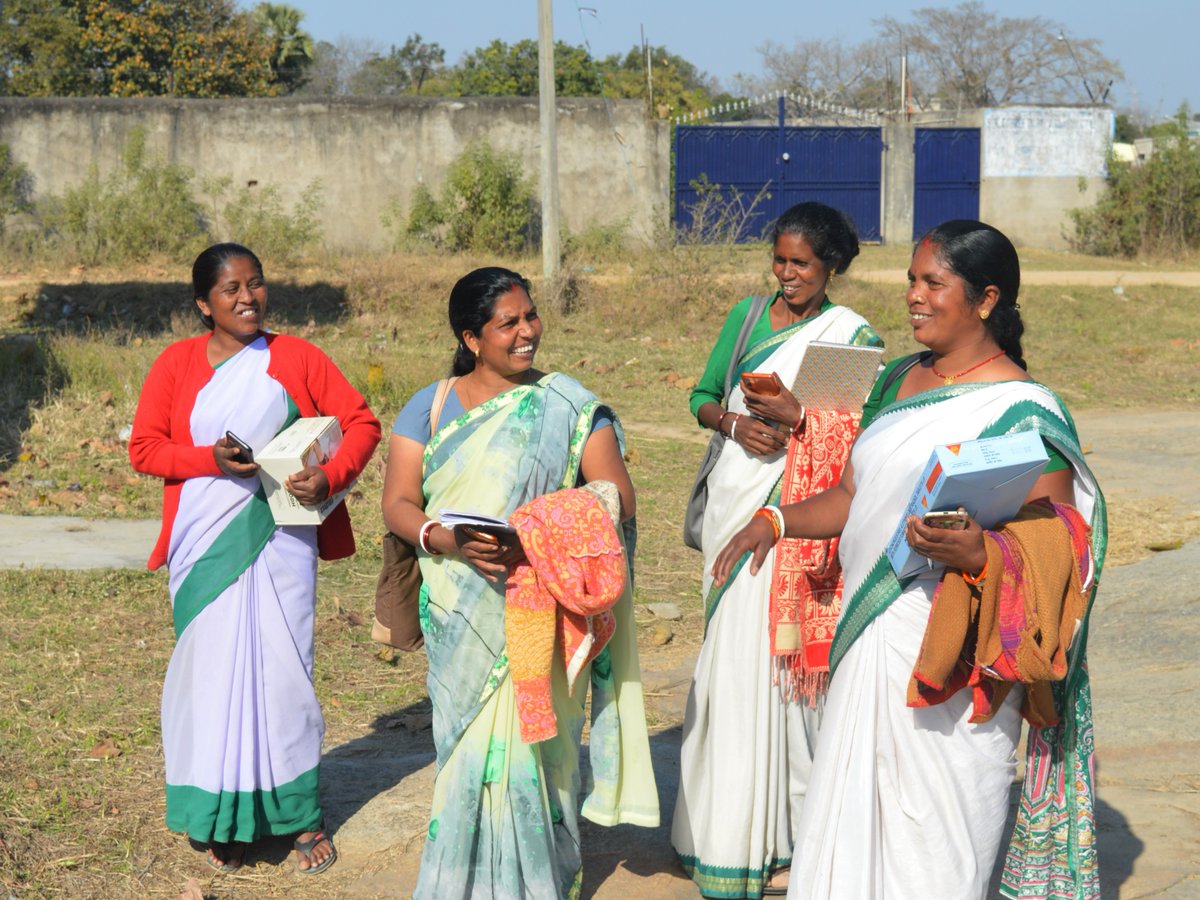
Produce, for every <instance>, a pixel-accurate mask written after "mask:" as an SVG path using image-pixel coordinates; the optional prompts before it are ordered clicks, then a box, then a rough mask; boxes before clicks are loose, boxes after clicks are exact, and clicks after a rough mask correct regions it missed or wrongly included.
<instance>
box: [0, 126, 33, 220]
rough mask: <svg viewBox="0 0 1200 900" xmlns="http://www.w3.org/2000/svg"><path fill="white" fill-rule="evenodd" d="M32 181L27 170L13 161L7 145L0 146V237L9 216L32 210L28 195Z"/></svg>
mask: <svg viewBox="0 0 1200 900" xmlns="http://www.w3.org/2000/svg"><path fill="white" fill-rule="evenodd" d="M32 188H33V179H32V178H31V177H30V175H29V170H28V169H26V168H25V166H23V165H22V164H21V163H19V162H17V161H16V160H15V159H13V156H12V151H11V150H10V149H9V147H8V144H0V235H2V234H4V221H5V219H7V218H8V217H9V216H11V215H13V214H15V213H19V212H26V211H28V210H29V209H31V208H32V204H31V203H30V202H29V194H30V192H31V190H32Z"/></svg>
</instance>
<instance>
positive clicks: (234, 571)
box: [162, 338, 325, 843]
mask: <svg viewBox="0 0 1200 900" xmlns="http://www.w3.org/2000/svg"><path fill="white" fill-rule="evenodd" d="M269 360H270V352H269V351H268V349H267V346H266V342H265V341H264V340H263V339H262V338H259V339H258V340H257V341H255V342H254V343H253V344H251V345H249V346H248V347H246V348H245V349H243V350H241V351H240V352H239V353H238V354H237V355H235V356H233V357H231V358H230V359H228V360H226V361H225V362H224V363H222V364H221V365H220V366H218V367H217V369H216V371H215V372H214V374H213V377H212V380H211V381H209V382H208V384H206V385H205V386H204V388H203V389H202V390H201V391H200V393H199V394H198V395H197V397H196V402H195V406H194V408H193V411H192V417H191V423H190V424H191V434H192V439H193V441H194V442H195V443H196V444H197V445H198V446H199V445H207V444H213V443H215V442H216V441H217V439H218V438H220V437H222V436H223V435H224V434H225V432H226V430H231V431H233V432H234V433H235V434H237V435H239V436H240V437H242V438H243V439H244V440H246V441H247V442H248V443H249V444H250V445H251V446H252V447H256V448H261V447H263V446H265V445H266V444H267V442H268V441H269V440H270V439H271V438H272V437H273V436H274V435H275V434H277V433H278V432H279V431H280V430H282V429H283V428H284V427H285V426H286V425H287V424H289V423H290V422H291V421H292V420H293V419H294V418H295V417H296V416H297V410H296V407H295V404H294V403H292V401H291V400H290V398H289V397H288V396H287V394H286V392H285V391H284V390H283V388H282V387H281V386H280V384H279V383H278V382H277V381H275V380H274V379H273V378H271V377H269V376H268V375H267V363H268V362H269ZM316 543H317V539H316V527H315V526H297V527H288V528H276V527H275V522H274V519H273V518H272V516H271V512H270V510H269V508H268V507H267V503H266V500H265V498H264V495H263V492H262V487H261V485H260V483H259V479H258V477H257V476H252V477H250V478H232V477H228V476H224V475H222V476H211V477H210V476H204V477H197V478H189V479H188V480H187V481H186V482H185V483H184V485H183V489H182V492H181V494H180V499H179V511H178V513H177V515H176V517H175V521H174V524H173V527H172V531H171V541H170V549H169V554H168V560H167V564H168V567H169V570H170V589H171V602H172V610H173V614H174V621H175V632H176V636H177V643H176V645H175V651H174V653H173V654H172V655H171V661H170V663H169V665H168V667H167V675H166V679H165V682H164V685H163V702H162V730H163V750H164V756H165V766H166V782H167V825H168V827H170V828H171V829H173V830H175V831H184V832H187V834H188V835H189V836H191V837H192V838H193V839H195V840H198V841H200V842H202V843H208V842H212V841H220V842H226V841H246V842H249V841H253V840H256V839H257V838H259V837H262V836H265V835H273V834H293V833H296V832H301V831H307V830H312V829H314V828H315V827H316V826H317V825H318V824H319V823H320V821H321V810H320V806H319V805H318V802H317V770H318V764H319V762H320V758H321V740H322V738H323V736H324V731H325V721H324V719H323V717H322V716H321V710H320V707H319V706H318V704H317V698H316V695H315V693H314V691H313V676H312V671H313V609H314V603H315V588H316V568H317V546H316Z"/></svg>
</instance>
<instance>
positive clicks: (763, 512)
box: [754, 506, 782, 544]
mask: <svg viewBox="0 0 1200 900" xmlns="http://www.w3.org/2000/svg"><path fill="white" fill-rule="evenodd" d="M754 515H755V516H762V517H763V518H764V519H766V520H767V521H769V522H770V523H771V531H772V532H774V534H775V543H777V544H778V543H779V538H780V536H781V535H782V532H781V531H780V530H779V520H778V519H776V518H775V513H773V512H771V510H769V509H767V508H766V507H765V506H764V507H762V508H761V509H757V510H755V511H754Z"/></svg>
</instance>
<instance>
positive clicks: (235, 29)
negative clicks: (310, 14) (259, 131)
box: [0, 0, 311, 97]
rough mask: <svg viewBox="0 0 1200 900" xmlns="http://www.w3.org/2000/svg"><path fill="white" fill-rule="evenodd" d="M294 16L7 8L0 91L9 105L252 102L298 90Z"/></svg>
mask: <svg viewBox="0 0 1200 900" xmlns="http://www.w3.org/2000/svg"><path fill="white" fill-rule="evenodd" d="M301 18H302V15H301V14H300V13H299V12H297V11H296V10H294V9H292V8H291V7H288V6H285V5H277V4H269V3H264V4H262V5H261V6H260V8H259V9H257V10H256V11H255V12H254V13H253V14H252V13H247V12H243V11H240V10H238V9H237V8H236V7H235V5H234V3H233V0H7V2H5V4H4V15H3V16H2V17H0V91H3V93H7V94H11V95H17V96H56V95H57V96H117V97H147V96H178V97H256V96H267V95H272V94H279V93H287V92H290V91H291V90H294V88H295V86H296V85H297V84H298V83H299V80H302V70H303V68H304V66H305V65H306V63H305V62H304V60H305V59H307V58H308V57H309V56H310V54H311V50H310V47H311V38H310V37H309V36H308V35H307V34H306V33H305V32H304V31H302V30H301V29H300V28H299V24H300V19H301Z"/></svg>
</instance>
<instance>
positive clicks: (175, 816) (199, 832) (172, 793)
mask: <svg viewBox="0 0 1200 900" xmlns="http://www.w3.org/2000/svg"><path fill="white" fill-rule="evenodd" d="M319 769H320V767H319V766H314V767H313V768H311V769H309V770H308V771H307V772H303V773H301V774H300V775H298V776H296V777H295V778H293V779H292V780H291V781H289V782H287V783H286V784H280V785H276V786H275V787H273V788H267V789H262V790H257V791H219V792H213V791H206V790H204V789H203V788H199V787H196V786H195V785H190V784H168V785H167V827H168V828H170V829H171V830H172V831H182V832H185V833H186V834H188V835H190V836H191V837H193V838H195V839H196V840H199V841H201V842H207V841H220V842H222V843H225V842H229V841H243V842H246V843H249V842H250V841H254V840H257V839H258V838H260V837H263V836H265V835H275V834H298V833H299V832H302V831H312V830H314V829H316V828H317V827H319V826H320V824H321V805H320V803H319V801H318V799H317V797H318V787H319V784H320V777H319V775H320V773H319Z"/></svg>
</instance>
